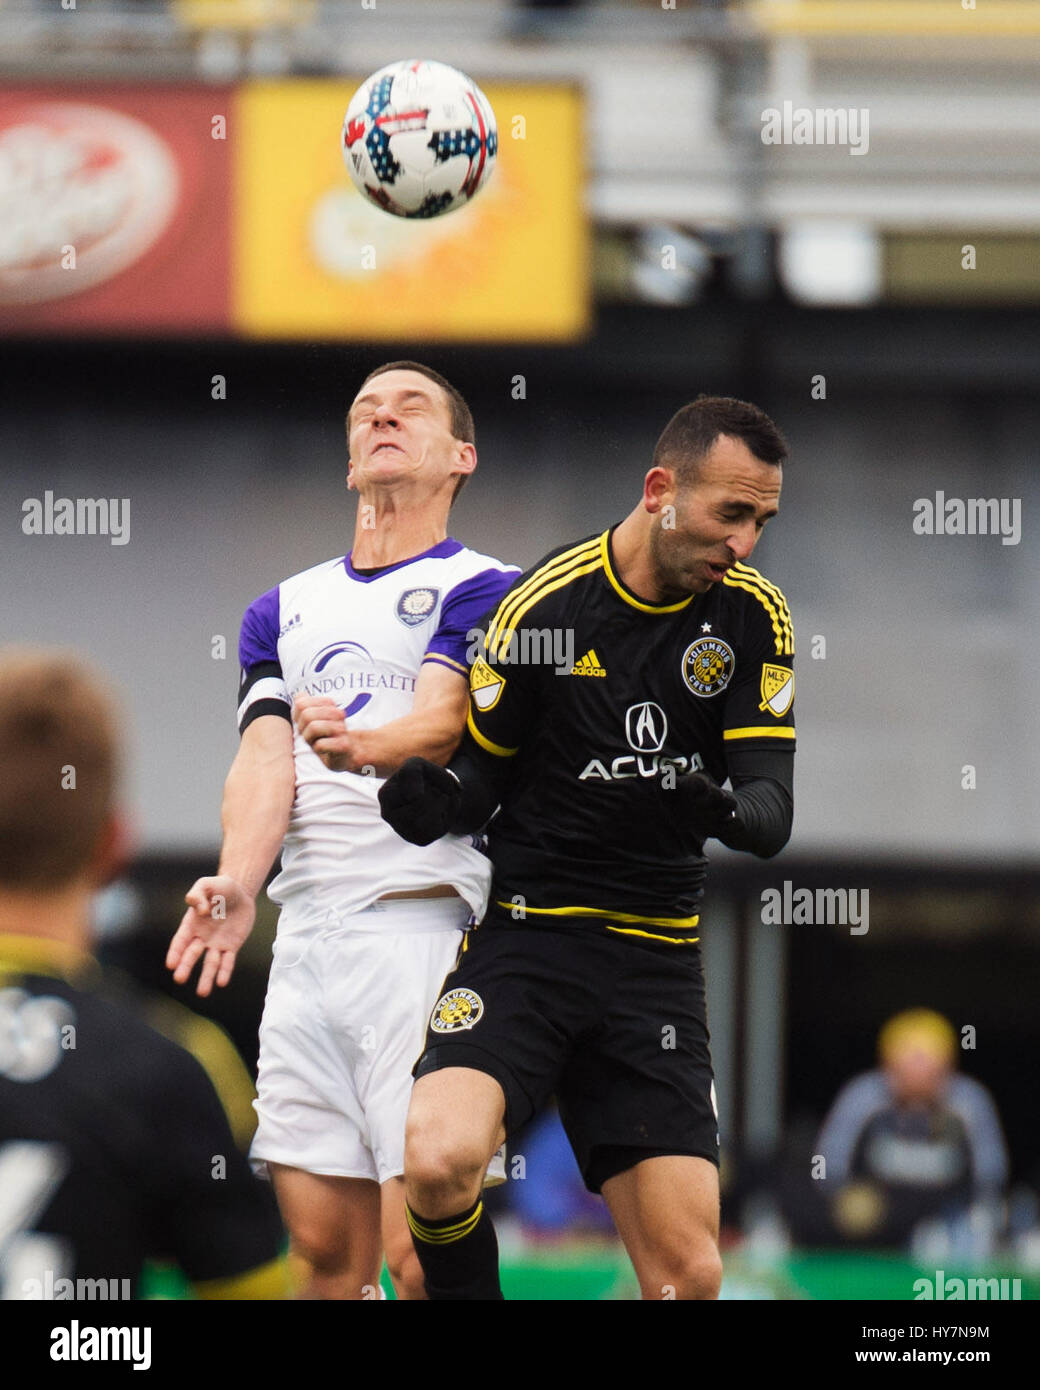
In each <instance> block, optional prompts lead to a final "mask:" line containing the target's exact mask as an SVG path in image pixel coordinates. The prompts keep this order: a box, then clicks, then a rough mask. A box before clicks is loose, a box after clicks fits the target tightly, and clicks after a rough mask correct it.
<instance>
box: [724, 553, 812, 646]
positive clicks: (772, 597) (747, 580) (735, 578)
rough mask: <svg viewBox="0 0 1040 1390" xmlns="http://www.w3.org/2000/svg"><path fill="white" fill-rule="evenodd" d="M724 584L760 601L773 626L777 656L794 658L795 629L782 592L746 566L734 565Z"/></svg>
mask: <svg viewBox="0 0 1040 1390" xmlns="http://www.w3.org/2000/svg"><path fill="white" fill-rule="evenodd" d="M722 582H723V584H725V585H726V586H727V587H728V588H730V589H744V590H745V591H746V592H747V593H749V594H753V595H754V596H755V598H757V599H758V601H759V603H760V604H761V605H762V607H763V608H764V609H765V610H766V613H767V614H768V616H769V621H770V623H771V624H772V627H773V641H774V644H775V646H776V654H777V656H793V655H794V627H793V625H792V623H791V614H790V612H789V611H788V608H787V603H786V601H785V600H784V597H783V595H782V594H781V593H780V590H779V589H777V588H775V587H774V586H773V585H767V583H766V581H765V580H764V579H763V578H762V576H761V575H760V574H759V573H758V571H757V570H753V569H750V568H749V567H748V566H744V565H739V566H738V565H734V566H733V568H732V569H731V570H730V572H729V573H728V574H727V575H726V577H725V578H724V579H723V581H722Z"/></svg>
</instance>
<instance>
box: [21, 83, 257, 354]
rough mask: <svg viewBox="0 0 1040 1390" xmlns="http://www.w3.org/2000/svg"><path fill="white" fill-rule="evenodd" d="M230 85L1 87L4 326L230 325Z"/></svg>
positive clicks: (189, 328)
mask: <svg viewBox="0 0 1040 1390" xmlns="http://www.w3.org/2000/svg"><path fill="white" fill-rule="evenodd" d="M233 100H234V89H233V88H232V87H221V86H213V87H198V86H193V87H186V86H185V87H181V86H156V85H154V84H152V85H149V86H140V87H138V86H130V85H127V86H117V85H111V86H95V85H90V86H86V85H84V86H82V87H76V86H74V85H69V84H68V83H65V84H63V85H61V86H60V87H59V86H56V85H51V86H43V85H35V84H34V85H32V86H28V85H26V86H22V87H19V86H15V87H8V88H6V89H5V90H4V91H3V92H0V333H34V334H35V333H39V334H41V335H50V334H56V333H61V334H79V333H84V334H86V333H91V334H96V333H98V332H102V333H104V332H112V333H119V334H136V333H140V334H148V335H154V334H156V333H174V334H178V333H207V332H214V333H224V332H226V331H228V329H229V318H230V315H229V278H230V277H229V246H230V217H231V207H230V203H231V182H232V181H231V177H230V165H229V158H228V139H227V138H226V137H227V136H228V135H229V134H230V132H229V131H228V129H227V126H228V124H229V123H230V119H231V113H232V102H233Z"/></svg>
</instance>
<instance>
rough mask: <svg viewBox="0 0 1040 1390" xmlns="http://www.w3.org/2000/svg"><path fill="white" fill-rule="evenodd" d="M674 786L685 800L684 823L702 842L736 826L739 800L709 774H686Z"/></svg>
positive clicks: (683, 800)
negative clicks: (735, 817)
mask: <svg viewBox="0 0 1040 1390" xmlns="http://www.w3.org/2000/svg"><path fill="white" fill-rule="evenodd" d="M675 785H676V790H677V791H678V792H679V794H680V796H681V798H682V799H681V802H680V805H681V807H682V812H681V814H682V817H683V820H684V822H685V823H686V824H687V825H689V826H690V827H691V828H692V829H693V830H695V831H696V833H697V835H698V836H699V837H700V839H702V840H706V839H707V838H708V836H709V835H715V836H718V835H719V834H720V832H721V833H725V831H726V829H727V827H732V826H733V823H734V822H733V814H734V812H735V811H736V809H737V799H736V797H735V796H734V795H733V793H732V792H728V791H726V790H724V788H722V787H720V786H719V784H718V783H717V782H715V781H713V780H712V779H711V778H710V777H709V776H708V774H707V773H706V772H687V773H685V774H684V775H683V776H682V777H680V778H679V780H678V781H677V782H676V784H675Z"/></svg>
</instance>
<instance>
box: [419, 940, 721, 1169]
mask: <svg viewBox="0 0 1040 1390" xmlns="http://www.w3.org/2000/svg"><path fill="white" fill-rule="evenodd" d="M666 953H667V954H666ZM443 991H444V992H443V994H442V996H441V998H440V999H439V1000H438V1001H437V1004H436V1005H435V1007H434V1010H433V1013H432V1015H431V1018H430V1024H429V1027H428V1029H427V1033H426V1046H425V1050H424V1052H423V1054H422V1056H421V1057H420V1058H419V1061H418V1062H417V1063H416V1066H415V1071H414V1074H415V1076H416V1077H419V1076H424V1075H426V1073H427V1072H431V1071H439V1070H440V1069H441V1068H444V1067H472V1068H474V1069H475V1070H477V1071H483V1072H486V1073H487V1074H488V1075H489V1076H493V1077H494V1078H495V1079H496V1080H497V1081H498V1082H499V1084H500V1085H501V1086H502V1089H503V1090H504V1091H505V1096H506V1134H507V1137H508V1136H510V1135H513V1134H515V1133H516V1131H517V1130H519V1129H520V1128H521V1126H522V1125H524V1124H525V1123H526V1122H527V1121H528V1120H529V1119H530V1118H531V1116H532V1115H534V1114H535V1113H536V1111H538V1110H540V1109H541V1108H542V1106H543V1105H544V1104H545V1102H546V1101H547V1100H548V1099H549V1097H550V1096H551V1095H555V1096H556V1099H557V1101H558V1103H559V1107H560V1118H561V1120H562V1121H563V1126H564V1129H565V1130H566V1131H567V1137H568V1139H569V1140H570V1142H571V1146H572V1148H573V1149H574V1153H575V1157H576V1158H577V1160H578V1166H579V1168H580V1169H581V1173H582V1177H583V1178H584V1180H585V1185H586V1187H588V1188H589V1190H590V1191H592V1192H598V1191H599V1190H600V1188H601V1186H602V1184H603V1183H604V1182H606V1181H607V1179H608V1178H610V1177H613V1176H614V1175H615V1174H616V1173H620V1172H623V1171H624V1170H625V1169H626V1168H630V1167H632V1165H633V1164H634V1163H637V1162H639V1161H640V1159H642V1158H650V1157H654V1156H657V1155H662V1154H691V1155H694V1156H695V1157H698V1158H706V1159H708V1160H710V1161H711V1162H712V1163H714V1164H716V1165H717V1164H718V1161H719V1135H718V1119H717V1116H716V1113H715V1106H714V1088H713V1084H712V1070H711V1057H710V1054H709V1051H708V1026H707V1018H706V1011H705V1004H704V979H703V974H702V971H701V961H700V951H699V949H698V947H697V946H695V945H684V946H667V947H663V948H661V949H659V950H650V949H645V948H642V947H639V946H634V945H633V944H632V943H631V942H629V941H625V940H621V939H617V938H614V937H610V936H608V935H607V934H606V932H604V931H602V930H588V929H584V928H574V929H562V930H551V929H548V928H543V927H529V926H524V925H518V926H515V927H514V926H509V927H506V926H499V925H498V924H497V923H496V924H495V925H490V924H485V925H484V926H482V927H480V928H478V929H477V930H475V931H471V932H470V933H469V934H468V936H467V938H466V943H465V950H464V951H463V952H462V954H461V956H460V958H459V961H458V964H457V965H456V967H455V969H454V970H453V971H452V972H451V973H450V974H449V975H448V977H447V979H446V980H445V981H444V986H443Z"/></svg>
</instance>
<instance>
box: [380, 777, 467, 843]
mask: <svg viewBox="0 0 1040 1390" xmlns="http://www.w3.org/2000/svg"><path fill="white" fill-rule="evenodd" d="M461 805H462V788H461V786H460V785H459V779H458V778H457V777H456V776H455V774H454V773H453V772H449V771H448V769H447V768H446V767H440V766H439V765H438V764H437V763H431V762H427V760H426V759H425V758H408V759H407V761H405V762H403V763H402V764H401V766H400V767H399V768H398V769H397V771H396V772H395V773H394V774H393V776H391V777H388V778H387V779H386V781H385V782H384V783H383V785H382V786H381V787H380V788H379V810H380V814H381V815H382V817H383V819H384V820H385V821H386V823H387V824H388V825H390V826H392V827H393V828H394V830H396V831H397V833H398V835H400V837H401V839H402V840H408V841H409V842H410V843H411V844H413V845H432V844H433V842H434V840H439V839H440V838H441V836H442V835H447V833H448V831H449V830H450V829H451V827H452V825H453V824H454V823H455V820H456V818H457V817H458V814H459V809H460V807H461Z"/></svg>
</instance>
